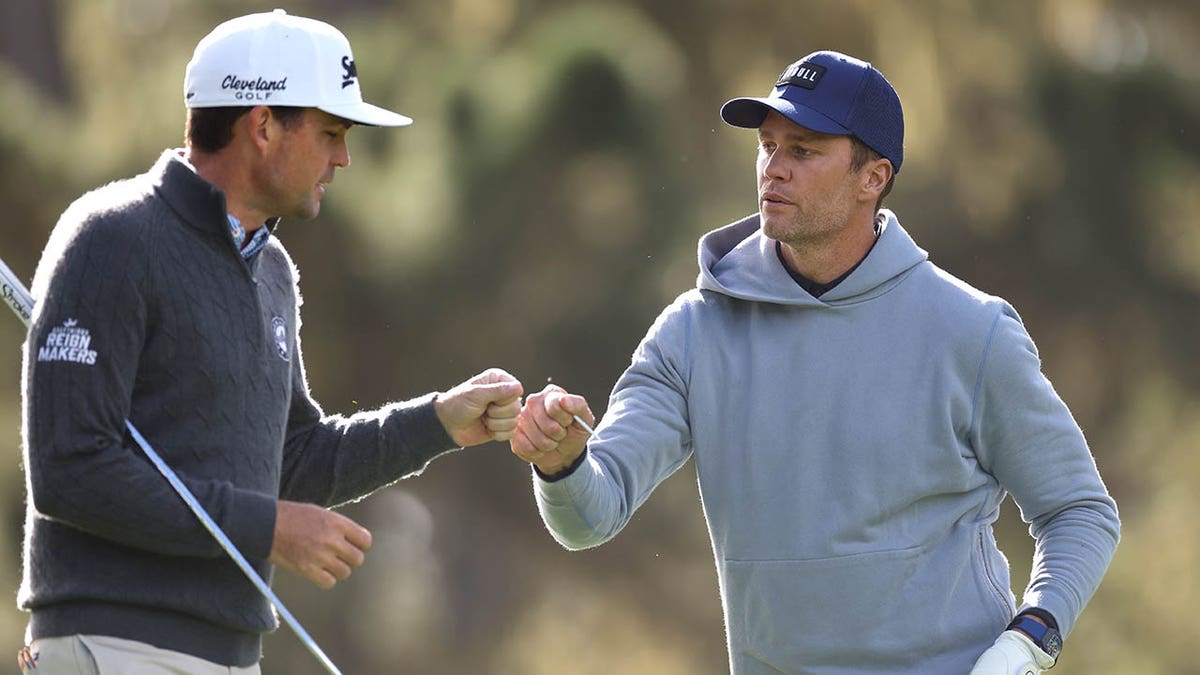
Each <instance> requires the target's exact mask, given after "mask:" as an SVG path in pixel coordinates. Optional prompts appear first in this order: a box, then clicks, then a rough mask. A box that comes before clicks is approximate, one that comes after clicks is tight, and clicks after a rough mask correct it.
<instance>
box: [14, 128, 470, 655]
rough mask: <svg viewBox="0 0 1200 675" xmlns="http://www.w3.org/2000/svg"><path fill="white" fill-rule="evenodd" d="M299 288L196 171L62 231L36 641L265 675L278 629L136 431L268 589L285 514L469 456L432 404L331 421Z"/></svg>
mask: <svg viewBox="0 0 1200 675" xmlns="http://www.w3.org/2000/svg"><path fill="white" fill-rule="evenodd" d="M275 224H276V223H275V222H272V223H270V225H269V226H271V227H274V226H275ZM297 279H298V277H297V273H296V270H295V268H294V266H293V264H292V262H291V259H290V258H289V257H288V255H287V253H286V252H285V250H284V248H283V246H282V245H281V244H280V243H279V241H278V239H277V238H276V237H272V238H271V240H270V242H269V243H268V245H267V246H266V247H265V248H264V249H263V250H262V252H261V253H259V254H258V255H257V256H255V257H254V258H253V259H252V260H250V261H245V260H243V259H242V257H241V256H240V255H239V252H238V250H237V248H236V246H235V244H234V242H233V238H232V235H231V234H230V229H229V224H228V220H227V218H226V206H225V199H224V195H223V193H222V192H221V191H220V190H219V189H217V188H216V187H215V186H213V185H212V184H210V183H208V182H207V181H205V180H204V179H203V178H201V177H200V176H199V175H197V174H196V173H195V172H194V171H192V170H191V169H190V168H189V167H188V166H186V165H185V164H184V163H183V162H182V161H180V156H179V152H178V151H174V150H168V151H167V152H165V153H164V154H163V155H162V157H161V158H160V159H159V161H158V162H157V163H156V164H155V165H154V166H153V168H152V169H151V170H150V171H149V172H147V173H145V174H142V175H140V176H137V177H134V178H132V179H128V180H124V181H119V182H116V183H113V184H110V185H107V186H105V187H102V188H100V189H97V190H95V191H93V192H91V193H89V194H87V195H85V196H83V197H81V198H80V199H79V200H78V201H76V202H75V203H74V204H72V205H71V207H70V208H68V209H67V211H66V212H65V213H64V214H63V216H62V217H61V219H60V220H59V223H58V225H57V226H56V227H55V229H54V232H53V233H52V235H51V237H50V241H49V243H48V245H47V247H46V250H45V251H44V252H43V255H42V258H41V261H40V263H39V265H38V269H37V272H36V275H35V278H34V283H33V293H34V296H35V297H36V298H38V300H39V301H38V305H37V308H36V310H35V311H34V316H33V324H32V327H31V329H30V333H29V337H28V340H27V342H26V343H25V348H24V361H25V366H24V373H23V382H22V385H23V395H24V396H23V403H24V409H23V413H24V420H23V421H24V425H23V427H24V453H25V457H24V459H25V467H26V472H27V480H28V491H29V500H28V506H27V510H26V522H25V545H24V572H23V578H22V582H21V588H20V591H19V594H18V598H17V600H18V604H19V606H20V607H21V608H23V609H25V610H28V611H30V612H31V619H30V627H29V633H30V634H29V636H28V637H29V638H30V639H36V638H39V637H53V636H62V635H70V634H75V633H84V634H89V633H91V634H102V635H111V636H116V637H122V638H127V639H134V640H140V641H142V642H147V643H150V644H153V645H155V646H158V647H162V648H166V649H173V650H176V651H181V652H185V653H188V654H192V655H195V656H198V657H201V658H204V659H208V660H210V661H214V662H216V663H220V664H225V665H236V666H241V667H245V666H249V665H252V664H254V663H256V662H257V661H258V659H259V657H260V655H261V635H262V634H263V633H265V632H267V631H271V630H273V629H274V628H275V627H276V626H277V622H276V619H275V617H274V614H273V612H272V609H271V607H270V604H269V603H268V602H267V600H266V599H265V598H264V597H262V596H261V595H260V594H259V593H258V591H257V590H256V589H255V588H254V586H253V584H252V583H251V582H250V581H249V580H248V579H246V578H245V576H244V575H243V574H242V572H241V571H240V570H239V569H238V568H237V566H236V564H235V563H234V562H233V561H232V560H231V559H230V558H229V557H228V556H227V555H226V554H225V553H224V552H223V551H222V549H221V548H220V546H219V545H218V544H217V542H216V541H215V540H214V539H213V537H212V536H210V535H209V533H208V532H207V531H206V530H205V529H204V527H203V526H202V525H201V524H200V522H199V521H198V520H197V518H196V517H195V516H194V515H193V514H192V513H191V511H190V510H189V509H188V508H187V506H186V505H185V504H184V502H183V501H182V500H181V499H180V497H179V496H178V495H176V494H175V492H174V491H173V490H172V488H171V487H170V485H169V484H168V482H167V481H166V479H165V478H164V477H163V476H162V475H160V474H159V473H158V471H157V470H156V469H155V468H154V466H153V465H152V464H151V463H150V462H149V461H148V459H147V458H146V457H145V456H144V454H143V453H142V452H141V450H140V449H138V448H137V446H136V445H135V444H134V443H133V442H132V439H131V437H130V435H129V433H128V432H127V430H126V427H125V420H126V419H128V420H129V421H130V422H132V424H133V425H135V426H136V427H137V429H138V430H139V431H140V432H141V433H142V434H143V435H144V436H145V437H146V438H147V439H148V440H149V441H150V443H151V444H152V446H153V447H154V449H155V450H156V451H157V452H158V454H160V455H161V456H162V458H163V459H164V460H165V461H166V462H167V464H169V465H170V466H171V467H172V468H173V469H174V470H175V471H176V472H177V473H178V474H179V476H180V478H181V479H182V480H183V482H184V483H185V484H186V486H187V487H188V488H189V489H190V490H191V492H192V493H193V494H194V495H195V496H196V498H197V499H198V500H199V502H200V504H201V505H203V506H204V508H205V510H207V512H208V513H209V515H211V516H212V518H213V519H214V520H215V521H216V523H217V524H218V525H219V526H220V527H221V528H222V529H223V530H224V531H225V533H226V534H227V535H228V536H229V538H230V540H231V541H232V542H233V544H234V545H235V546H237V548H238V549H239V550H240V551H241V552H242V554H243V555H245V556H246V558H247V559H248V560H249V561H250V563H251V564H252V565H253V566H254V567H255V568H256V569H257V571H258V572H259V574H260V575H262V576H263V577H264V578H266V579H269V578H270V576H271V573H272V566H271V565H270V563H269V562H268V560H267V559H268V557H269V555H270V551H271V545H272V541H273V536H274V527H275V504H276V500H277V499H287V500H293V501H302V502H311V503H316V504H321V505H325V506H333V505H337V504H340V503H343V502H346V501H348V500H353V499H356V498H359V497H361V496H363V495H365V494H367V493H370V492H371V491H373V490H375V489H378V488H380V487H382V486H384V485H387V484H389V483H391V482H393V481H395V480H397V479H399V478H401V477H403V476H405V475H408V474H411V473H414V472H418V471H420V470H422V469H423V468H424V466H425V465H426V464H427V463H428V462H429V461H430V460H431V459H433V458H434V457H435V456H436V455H438V454H439V453H442V452H444V451H447V450H450V449H453V447H454V442H453V441H452V440H451V439H450V437H449V436H448V435H447V433H446V431H445V429H444V428H443V427H442V425H441V424H440V422H439V421H438V419H437V416H436V414H435V412H434V409H433V395H426V396H424V397H421V398H419V399H415V400H413V401H409V402H404V403H395V404H390V405H387V406H385V407H383V408H381V409H379V410H375V411H370V412H362V413H357V414H355V415H353V416H350V417H341V416H336V415H334V416H327V415H325V414H324V413H323V412H322V410H321V408H320V407H319V405H318V404H317V403H316V402H315V401H314V400H313V398H312V397H311V395H310V393H309V391H308V386H307V383H306V379H305V373H304V363H303V359H302V357H301V351H300V341H299V333H298V330H299V325H300V315H299V306H300V296H299V292H298V287H297Z"/></svg>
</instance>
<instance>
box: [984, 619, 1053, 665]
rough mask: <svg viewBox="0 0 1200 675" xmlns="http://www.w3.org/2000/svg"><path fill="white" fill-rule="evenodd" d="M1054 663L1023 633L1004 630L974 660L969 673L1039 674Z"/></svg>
mask: <svg viewBox="0 0 1200 675" xmlns="http://www.w3.org/2000/svg"><path fill="white" fill-rule="evenodd" d="M1053 665H1054V659H1053V658H1051V657H1050V655H1049V654H1047V653H1046V652H1044V651H1042V650H1041V649H1039V648H1038V646H1037V645H1035V644H1033V640H1030V639H1029V638H1028V637H1027V636H1026V635H1025V634H1024V633H1022V632H1020V631H1015V630H1006V631H1004V632H1003V633H1001V634H1000V637H998V638H996V642H995V644H993V645H992V646H991V647H988V650H987V651H986V652H984V653H983V655H982V656H980V657H979V660H978V661H976V662H975V667H974V668H972V669H971V675H1040V673H1042V672H1043V671H1045V670H1047V669H1049V668H1050V667H1051V666H1053Z"/></svg>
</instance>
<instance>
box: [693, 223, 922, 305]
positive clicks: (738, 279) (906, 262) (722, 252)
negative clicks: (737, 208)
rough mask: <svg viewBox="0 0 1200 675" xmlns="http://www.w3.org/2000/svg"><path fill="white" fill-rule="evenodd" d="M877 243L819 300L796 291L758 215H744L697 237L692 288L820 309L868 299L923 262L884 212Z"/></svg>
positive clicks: (916, 247) (907, 238) (913, 245)
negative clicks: (697, 262) (696, 273)
mask: <svg viewBox="0 0 1200 675" xmlns="http://www.w3.org/2000/svg"><path fill="white" fill-rule="evenodd" d="M880 213H881V214H882V215H883V216H884V223H883V228H882V230H881V231H880V234H879V240H878V241H876V242H875V246H874V247H873V248H872V249H871V251H870V253H868V254H867V257H866V258H865V259H864V260H863V261H862V264H860V265H859V266H858V268H857V269H855V270H854V271H853V272H852V273H851V274H850V276H848V277H846V278H845V279H844V280H842V282H841V283H840V284H838V285H837V286H835V287H833V288H832V289H830V290H829V291H828V292H827V293H825V294H823V295H822V296H821V297H820V299H817V298H814V297H813V296H811V295H809V293H808V292H807V291H805V290H804V289H803V288H801V287H800V285H799V284H797V283H796V281H795V280H794V279H792V277H791V275H790V274H788V271H787V270H786V269H784V266H783V262H782V261H780V260H779V256H778V254H776V252H775V240H773V239H770V238H768V237H766V236H765V235H763V233H762V229H761V228H760V227H759V216H758V214H754V215H751V216H747V217H745V218H743V219H741V220H739V221H737V222H735V223H730V224H729V225H726V226H724V227H722V228H719V229H716V230H713V231H712V232H709V233H708V234H706V235H704V236H703V237H701V238H700V251H699V256H700V276H699V278H698V279H697V280H696V286H697V287H698V288H700V289H701V290H709V291H715V292H717V293H721V294H723V295H728V296H730V297H732V298H737V299H739V300H751V301H754V302H770V303H775V304H780V305H798V306H813V307H824V306H830V305H841V304H849V303H854V302H861V301H863V300H869V299H871V298H873V297H875V296H877V295H879V294H881V293H884V292H886V291H887V290H888V289H889V288H891V287H892V286H894V285H895V284H897V283H899V282H900V280H901V279H903V277H904V276H905V275H906V274H907V273H908V272H909V271H910V270H912V269H913V268H914V267H916V266H917V265H920V264H921V263H923V262H925V261H926V260H928V258H929V254H928V253H926V252H925V251H924V250H923V249H922V248H921V247H919V246H917V244H916V242H914V241H913V240H912V237H910V236H908V233H907V232H905V231H904V228H902V227H900V221H899V220H897V219H896V214H894V213H892V212H891V211H889V210H887V209H882V210H881V211H880Z"/></svg>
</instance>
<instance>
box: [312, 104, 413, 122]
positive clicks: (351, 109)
mask: <svg viewBox="0 0 1200 675" xmlns="http://www.w3.org/2000/svg"><path fill="white" fill-rule="evenodd" d="M316 107H317V109H318V110H324V111H325V112H327V113H329V114H330V115H337V116H338V117H342V118H345V119H348V120H350V121H351V122H357V123H359V124H366V125H368V126H372V127H405V126H408V125H410V124H412V123H413V121H412V118H411V117H406V116H404V115H401V114H400V113H395V112H392V111H391V110H385V109H383V108H380V107H379V106H377V105H371V104H370V103H348V104H345V105H320V106H316Z"/></svg>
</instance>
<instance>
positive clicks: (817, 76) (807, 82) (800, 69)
mask: <svg viewBox="0 0 1200 675" xmlns="http://www.w3.org/2000/svg"><path fill="white" fill-rule="evenodd" d="M822 77H825V66H822V65H818V64H816V63H811V62H809V61H805V62H804V63H793V64H792V65H790V66H788V67H787V70H785V71H783V74H782V75H780V76H779V81H778V82H776V83H775V86H776V87H786V86H789V85H790V86H793V87H803V88H805V89H816V88H817V83H818V82H820V81H821V78H822Z"/></svg>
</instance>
